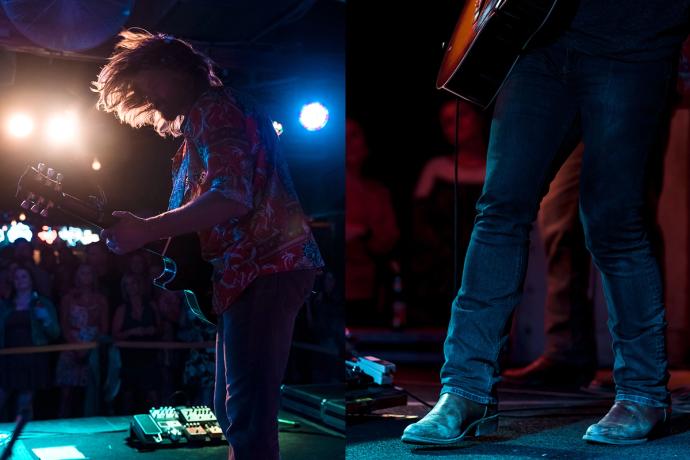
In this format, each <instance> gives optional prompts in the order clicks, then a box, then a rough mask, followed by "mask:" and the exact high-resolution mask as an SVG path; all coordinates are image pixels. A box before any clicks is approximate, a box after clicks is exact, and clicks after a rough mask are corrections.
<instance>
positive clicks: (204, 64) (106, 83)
mask: <svg viewBox="0 0 690 460" xmlns="http://www.w3.org/2000/svg"><path fill="white" fill-rule="evenodd" d="M119 36H120V37H121V40H120V41H119V42H118V43H117V45H116V47H115V51H114V52H113V54H112V55H111V56H110V58H108V63H107V64H106V65H105V66H104V67H103V68H102V69H101V71H100V73H99V74H98V79H97V80H96V81H94V82H92V90H93V91H94V92H97V93H99V97H98V103H97V104H96V107H98V108H99V109H100V110H104V111H106V112H114V113H115V115H116V116H117V117H118V118H119V119H120V121H121V122H123V123H127V124H128V125H130V126H132V127H133V128H139V127H141V126H145V125H151V126H152V127H153V129H155V130H156V132H157V133H158V134H160V135H161V136H163V137H165V136H166V135H171V136H174V137H177V136H179V135H181V134H182V133H181V126H182V122H183V121H184V117H183V116H181V115H180V116H178V117H177V118H175V119H174V120H172V121H169V120H165V119H164V118H163V116H162V115H161V113H160V112H159V111H158V110H156V109H154V107H153V106H152V105H151V103H150V102H149V101H148V100H147V99H146V97H145V95H144V94H138V93H137V91H136V90H135V88H134V86H133V84H132V78H133V77H134V76H135V75H136V73H137V72H139V71H141V70H145V69H168V70H175V71H182V72H187V73H189V75H191V76H192V78H193V80H194V82H195V84H197V85H199V86H222V83H221V81H220V79H219V78H218V77H217V76H216V74H215V72H214V71H213V65H214V64H213V62H212V61H211V59H210V58H209V57H208V56H206V55H204V54H202V53H200V52H198V51H196V50H195V49H194V48H193V47H192V45H191V44H189V43H187V42H186V41H184V40H180V39H179V38H174V37H172V36H170V35H166V34H161V33H157V34H152V33H150V32H148V31H146V30H144V29H139V28H132V29H127V30H124V31H122V32H120V34H119Z"/></svg>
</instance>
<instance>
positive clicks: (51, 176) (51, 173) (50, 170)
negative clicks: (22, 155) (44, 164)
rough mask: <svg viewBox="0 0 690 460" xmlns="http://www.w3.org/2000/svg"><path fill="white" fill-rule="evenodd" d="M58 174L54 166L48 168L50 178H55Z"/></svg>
mask: <svg viewBox="0 0 690 460" xmlns="http://www.w3.org/2000/svg"><path fill="white" fill-rule="evenodd" d="M56 174H57V171H55V170H54V169H53V168H48V177H49V178H51V179H54V178H55V175H56Z"/></svg>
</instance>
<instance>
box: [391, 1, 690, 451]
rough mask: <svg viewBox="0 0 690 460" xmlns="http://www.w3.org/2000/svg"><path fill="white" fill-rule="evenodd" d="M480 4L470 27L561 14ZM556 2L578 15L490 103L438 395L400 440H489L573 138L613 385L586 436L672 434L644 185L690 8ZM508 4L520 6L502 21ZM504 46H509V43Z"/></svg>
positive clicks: (533, 48) (526, 51) (522, 62)
mask: <svg viewBox="0 0 690 460" xmlns="http://www.w3.org/2000/svg"><path fill="white" fill-rule="evenodd" d="M470 3H471V4H474V2H470ZM476 3H477V8H480V9H481V8H484V5H485V4H488V6H487V7H486V8H485V10H484V11H482V12H481V14H476V15H473V16H474V19H473V18H472V17H471V18H470V21H471V20H476V18H479V19H480V20H484V19H485V18H490V17H492V16H493V17H496V18H501V16H502V15H503V16H504V17H503V18H502V19H501V20H505V21H511V20H512V19H514V18H515V17H516V14H519V12H520V11H524V10H525V9H527V8H528V7H534V6H535V5H537V4H539V3H542V4H549V3H550V4H551V5H550V8H551V9H553V6H554V4H555V2H554V1H551V2H548V1H547V2H544V1H541V2H540V1H529V2H528V1H512V2H511V1H510V0H506V1H499V2H493V1H487V2H476ZM563 3H564V6H574V11H572V13H573V14H572V16H571V17H570V20H569V21H568V26H567V27H566V28H564V29H563V30H562V31H561V33H560V34H557V35H556V36H553V37H548V39H546V37H543V38H544V39H543V40H541V42H540V43H529V44H528V43H525V47H523V48H518V50H519V52H518V54H519V59H518V60H517V62H516V63H515V65H514V66H512V71H510V73H509V74H508V76H507V79H506V80H505V81H504V83H503V86H502V88H501V89H500V91H499V92H498V95H497V98H496V100H495V108H494V113H493V123H492V128H491V138H490V143H489V152H488V164H487V175H486V182H485V184H484V189H483V193H482V195H481V197H480V198H479V201H478V203H477V211H478V216H477V219H476V221H475V226H474V229H473V233H472V237H471V241H470V245H469V248H468V251H467V257H466V259H465V269H464V271H463V277H462V286H461V288H460V291H459V293H458V295H457V297H456V299H455V301H454V302H453V304H452V316H451V320H450V326H449V329H448V335H447V338H446V342H445V348H444V351H445V358H446V361H445V364H444V366H443V368H442V370H441V382H442V384H443V389H442V390H441V397H440V399H439V401H438V403H437V404H436V406H435V407H434V408H433V409H432V410H431V412H430V413H429V414H427V415H426V416H425V417H424V418H423V419H422V420H421V421H419V422H417V423H415V424H412V425H410V426H408V427H407V428H406V429H405V432H404V434H403V436H402V440H403V441H404V442H409V443H417V444H438V445H447V444H453V443H456V442H459V441H460V440H462V439H463V438H464V437H465V436H479V435H482V434H487V433H491V432H493V431H495V430H496V428H497V422H498V415H497V399H496V398H497V393H496V384H497V382H498V381H499V379H500V369H499V365H498V356H499V353H500V351H501V348H502V346H503V345H504V344H505V342H506V339H507V334H508V331H509V327H508V326H509V323H510V317H511V314H512V312H513V310H514V308H515V307H516V306H517V305H518V304H519V303H520V298H521V291H522V284H523V281H524V278H525V271H526V267H527V256H528V248H529V232H530V229H531V226H532V222H533V221H534V220H535V217H536V215H537V210H538V207H539V202H540V200H541V198H542V196H543V195H544V194H545V192H546V190H547V189H548V184H549V183H550V181H551V179H552V178H553V176H554V174H555V171H557V170H558V168H559V167H560V165H561V164H562V162H563V160H564V159H563V158H558V155H557V152H558V151H559V147H560V146H561V144H562V142H564V140H565V139H567V138H568V137H569V136H570V135H572V133H573V132H574V131H575V132H577V134H581V135H582V139H583V142H584V145H585V150H584V156H583V160H582V172H581V179H580V214H581V217H582V224H583V226H584V232H585V238H586V242H587V247H588V249H589V251H590V252H591V253H592V257H593V260H594V262H595V264H596V266H597V267H598V269H599V271H600V272H601V274H602V279H603V287H604V292H605V295H606V299H607V304H608V307H609V329H610V332H611V335H612V339H613V351H614V356H615V362H614V371H613V375H614V380H615V382H616V399H615V403H614V405H613V407H612V408H611V410H610V411H609V412H608V414H607V415H606V416H605V417H604V418H603V419H601V420H600V421H599V422H598V423H596V424H594V425H592V426H590V427H589V429H588V430H587V432H586V433H585V435H584V439H585V440H587V441H590V442H599V443H608V444H635V443H640V442H644V441H646V440H647V439H649V438H650V437H651V436H653V435H654V434H656V433H658V432H661V431H663V430H665V429H666V428H668V421H669V418H670V397H669V393H668V390H667V382H668V377H669V374H668V370H667V368H668V366H667V358H666V348H665V329H666V321H665V318H664V305H663V295H662V286H661V280H660V275H659V268H658V266H657V261H656V260H655V258H654V256H653V254H652V251H651V248H650V243H649V239H648V235H647V231H646V222H645V219H644V217H643V216H644V213H643V208H644V205H645V196H644V183H645V180H646V171H645V167H646V165H647V162H648V158H649V156H650V155H651V154H654V153H655V152H656V149H655V148H656V144H657V142H658V139H659V135H660V134H661V132H662V130H663V129H664V128H665V126H664V125H665V124H666V113H667V108H668V102H669V90H670V89H671V88H672V83H673V77H674V70H675V62H676V60H677V56H678V50H679V48H680V45H681V43H682V42H683V40H684V38H685V36H686V35H687V28H688V22H689V21H688V19H689V16H688V15H689V12H690V2H689V1H688V0H679V1H673V2H667V1H662V0H645V1H642V0H628V1H620V0H612V1H602V0H582V1H580V2H577V3H571V2H567V3H566V2H563ZM546 6H548V5H546ZM513 7H515V8H518V7H519V8H522V10H519V9H514V10H513V12H512V13H511V14H503V11H507V9H508V8H513ZM489 10H490V11H489ZM471 13H474V12H471ZM484 13H486V14H484ZM489 20H491V19H489ZM496 24H498V25H499V26H500V24H501V23H500V22H494V25H496ZM513 25H514V24H513ZM456 30H457V29H456ZM487 30H488V29H487ZM499 38H500V41H501V42H502V43H504V44H505V47H506V48H508V47H509V45H514V43H511V42H510V41H509V40H505V36H501V37H499ZM527 45H529V46H527ZM496 56H497V57H499V56H500V55H499V54H496ZM516 57H517V55H516ZM484 59H485V60H488V59H489V58H488V57H487V56H485V57H484ZM473 62H474V63H475V64H477V63H481V61H480V58H475V59H474V61H473ZM485 62H486V61H485ZM511 65H512V62H511ZM487 67H490V66H487ZM509 67H510V66H509ZM468 81H470V80H465V81H464V82H463V84H465V83H467V82H468ZM458 94H460V95H461V96H462V95H463V94H462V92H459V93H458Z"/></svg>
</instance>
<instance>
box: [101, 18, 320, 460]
mask: <svg viewBox="0 0 690 460" xmlns="http://www.w3.org/2000/svg"><path fill="white" fill-rule="evenodd" d="M120 36H121V40H120V42H119V43H118V45H117V48H116V50H115V52H114V53H113V54H112V56H111V57H110V59H109V61H108V63H107V64H106V65H105V66H104V67H103V68H102V69H101V72H100V74H99V75H98V79H97V80H96V81H95V82H94V83H93V85H94V91H96V92H97V93H99V101H98V107H99V108H100V109H102V110H105V111H107V112H113V113H114V114H115V115H116V116H117V117H118V118H119V119H120V120H121V121H122V122H125V123H127V124H129V125H131V126H132V127H135V128H138V127H141V126H144V125H150V126H152V127H153V128H154V129H155V130H156V132H158V133H159V134H160V135H161V136H166V135H172V136H182V137H183V139H184V140H183V142H182V145H181V147H180V149H179V150H178V152H177V154H176V155H175V156H174V158H173V187H172V193H171V196H170V202H169V211H167V212H164V213H162V214H160V215H157V216H154V217H150V218H147V219H144V218H141V217H138V216H135V215H133V214H131V213H129V212H124V211H116V212H114V213H113V215H114V216H116V217H119V218H120V220H119V222H118V223H117V224H116V225H114V226H112V227H110V228H108V229H105V230H104V231H103V232H102V235H101V236H102V238H104V239H105V240H106V241H107V245H108V247H109V248H110V249H111V250H112V251H113V252H115V253H117V254H124V253H127V252H130V251H133V250H135V249H137V248H139V247H141V246H143V245H144V244H146V243H148V242H151V241H154V240H158V239H161V238H166V237H172V236H176V235H181V234H184V233H189V232H194V231H196V232H198V234H199V238H200V241H201V248H202V256H203V257H204V259H206V260H207V261H209V262H210V263H211V265H212V266H213V268H214V272H213V308H214V311H215V313H216V314H217V315H218V334H217V339H216V389H215V401H214V405H215V412H216V417H217V418H218V421H219V423H220V425H221V427H222V428H223V431H224V434H225V436H226V437H227V439H228V442H229V444H230V453H229V458H234V459H237V460H247V459H262V460H264V459H265V460H277V459H278V458H279V450H278V421H277V416H278V405H279V404H278V400H279V391H280V383H281V379H282V376H283V373H284V371H285V366H286V364H287V357H288V352H289V350H290V342H291V338H292V330H293V325H294V320H295V317H296V314H297V311H298V310H299V308H300V307H301V306H302V304H303V303H304V301H305V300H306V298H307V296H308V295H309V293H310V292H311V289H312V287H313V283H314V277H315V274H316V271H317V269H318V268H319V267H321V266H323V261H322V259H321V256H320V253H319V249H318V247H317V245H316V242H315V240H314V237H313V235H312V234H311V231H310V228H309V225H308V224H307V221H306V218H305V216H304V213H303V211H302V208H301V206H300V203H299V201H298V198H297V195H296V193H295V191H294V187H293V184H292V181H291V179H290V176H289V172H288V169H287V165H286V163H285V160H284V159H283V158H282V156H281V154H280V150H279V145H278V138H277V135H276V133H275V131H274V129H273V126H272V123H271V121H270V120H269V119H268V118H267V117H266V116H264V115H263V114H262V113H261V112H259V111H258V109H257V108H256V107H255V106H254V104H253V103H252V101H251V100H249V99H248V98H246V97H245V96H244V95H241V94H240V93H239V92H237V91H235V90H232V89H230V88H227V87H225V86H223V84H222V83H221V81H220V80H219V79H218V77H217V76H216V75H215V73H214V72H213V67H212V63H211V61H210V60H209V59H208V58H207V57H206V56H204V55H203V54H201V53H199V52H198V51H196V50H194V49H193V48H192V46H191V45H189V44H188V43H186V42H184V41H182V40H179V39H176V38H174V37H171V36H169V35H164V34H150V33H148V32H146V31H143V30H131V29H130V30H127V31H124V32H122V33H121V34H120Z"/></svg>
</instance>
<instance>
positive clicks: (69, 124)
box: [46, 112, 77, 145]
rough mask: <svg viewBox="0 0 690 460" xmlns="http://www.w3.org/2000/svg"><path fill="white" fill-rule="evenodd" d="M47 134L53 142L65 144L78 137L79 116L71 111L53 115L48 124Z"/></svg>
mask: <svg viewBox="0 0 690 460" xmlns="http://www.w3.org/2000/svg"><path fill="white" fill-rule="evenodd" d="M46 135H47V136H48V139H50V141H51V142H53V143H54V144H58V145H64V144H67V143H69V142H72V141H74V140H75V139H76V137H77V117H76V115H75V114H73V113H70V112H64V113H61V114H56V115H53V116H52V117H51V118H50V119H49V120H48V123H47V124H46Z"/></svg>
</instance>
